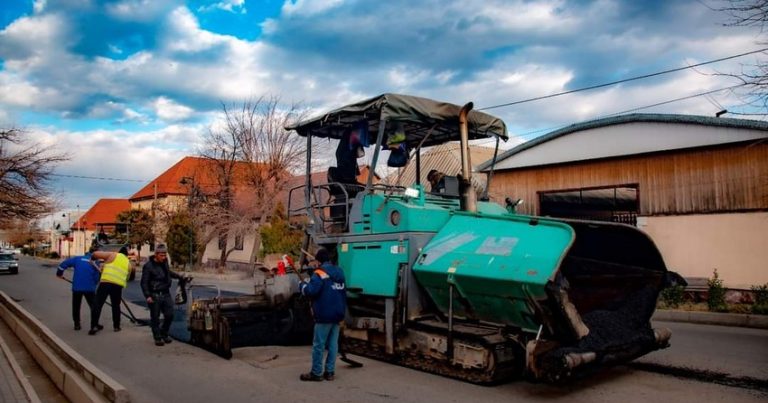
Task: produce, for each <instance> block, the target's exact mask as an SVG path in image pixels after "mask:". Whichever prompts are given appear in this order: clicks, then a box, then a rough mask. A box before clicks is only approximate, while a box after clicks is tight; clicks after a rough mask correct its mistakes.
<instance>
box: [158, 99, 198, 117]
mask: <svg viewBox="0 0 768 403" xmlns="http://www.w3.org/2000/svg"><path fill="white" fill-rule="evenodd" d="M152 106H153V108H154V109H155V113H156V114H157V117H159V118H160V119H162V120H164V121H166V122H176V121H180V120H185V119H188V118H189V117H190V116H192V114H193V113H194V109H192V108H190V107H188V106H184V105H181V104H179V103H177V102H174V101H173V100H171V99H168V98H166V97H158V98H157V99H155V101H154V102H153V103H152Z"/></svg>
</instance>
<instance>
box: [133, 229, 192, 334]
mask: <svg viewBox="0 0 768 403" xmlns="http://www.w3.org/2000/svg"><path fill="white" fill-rule="evenodd" d="M174 278H175V279H177V280H180V281H181V280H183V277H182V276H181V275H180V274H178V273H176V272H174V271H173V270H171V269H170V268H169V267H168V248H167V247H166V246H165V244H158V245H157V246H155V254H154V255H152V256H150V257H149V260H147V263H145V264H144V267H143V268H142V269H141V291H142V292H143V293H144V298H146V299H147V305H148V306H149V318H150V325H151V326H152V337H153V338H154V339H155V345H156V346H162V345H165V344H168V343H170V342H172V341H173V339H171V338H170V337H169V336H168V331H169V330H170V329H171V323H172V322H173V298H171V283H172V279H174ZM161 313H162V314H163V325H162V327H161V326H160V314H161Z"/></svg>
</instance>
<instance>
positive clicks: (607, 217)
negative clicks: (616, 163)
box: [539, 184, 640, 225]
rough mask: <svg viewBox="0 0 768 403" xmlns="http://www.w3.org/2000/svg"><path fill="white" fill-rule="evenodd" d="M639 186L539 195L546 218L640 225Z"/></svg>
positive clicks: (542, 213)
mask: <svg viewBox="0 0 768 403" xmlns="http://www.w3.org/2000/svg"><path fill="white" fill-rule="evenodd" d="M638 193H639V189H638V185H637V184H632V185H616V186H605V187H598V188H583V189H573V190H555V191H546V192H539V207H540V213H541V215H543V216H551V217H560V218H578V219H583V220H597V221H613V222H620V223H624V224H630V225H637V213H638V212H639V211H640V201H639V197H638Z"/></svg>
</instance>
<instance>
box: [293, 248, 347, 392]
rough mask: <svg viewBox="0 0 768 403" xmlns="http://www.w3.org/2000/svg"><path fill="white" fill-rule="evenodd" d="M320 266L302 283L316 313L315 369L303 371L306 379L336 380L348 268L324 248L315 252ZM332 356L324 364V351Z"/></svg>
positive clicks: (313, 365) (345, 306)
mask: <svg viewBox="0 0 768 403" xmlns="http://www.w3.org/2000/svg"><path fill="white" fill-rule="evenodd" d="M315 257H316V259H317V261H318V262H319V263H320V266H319V267H318V268H317V269H315V271H314V273H313V274H312V277H311V278H310V280H309V281H308V282H302V283H301V284H300V286H299V289H300V290H301V294H302V295H305V296H307V297H309V298H311V299H312V313H313V315H314V317H315V331H314V339H313V341H312V370H311V371H310V372H308V373H306V374H302V375H301V377H300V379H301V380H302V381H322V380H323V379H326V380H328V381H332V380H333V378H334V370H335V368H336V353H337V352H338V349H339V322H341V321H342V320H343V319H344V314H345V312H346V310H347V293H346V285H345V282H344V272H343V271H342V270H341V269H340V268H339V267H338V266H336V265H334V264H333V263H331V258H330V254H329V253H328V251H327V250H326V249H323V248H320V250H318V251H317V254H316V255H315ZM326 349H327V350H328V357H327V358H326V359H325V366H323V353H324V352H325V350H326Z"/></svg>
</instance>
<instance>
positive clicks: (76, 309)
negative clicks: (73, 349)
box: [56, 246, 101, 330]
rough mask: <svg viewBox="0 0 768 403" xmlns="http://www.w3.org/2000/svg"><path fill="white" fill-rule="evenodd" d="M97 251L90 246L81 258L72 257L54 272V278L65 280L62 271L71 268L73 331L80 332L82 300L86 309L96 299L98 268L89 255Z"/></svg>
mask: <svg viewBox="0 0 768 403" xmlns="http://www.w3.org/2000/svg"><path fill="white" fill-rule="evenodd" d="M96 250H97V247H95V246H92V247H91V249H90V250H89V251H88V253H86V254H85V255H83V256H74V257H71V258H69V259H66V260H64V261H62V262H61V263H60V264H59V268H58V269H57V270H56V277H58V278H60V279H62V280H65V278H64V271H65V270H67V269H69V268H72V272H73V273H72V321H73V322H74V323H75V330H80V306H81V305H82V303H83V298H85V302H86V303H87V304H88V308H89V309H90V308H92V307H93V302H94V298H95V297H96V286H98V285H99V276H100V275H101V273H100V272H99V268H98V267H97V266H96V265H95V264H94V263H93V262H92V261H91V254H92V253H93V252H95V251H96Z"/></svg>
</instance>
